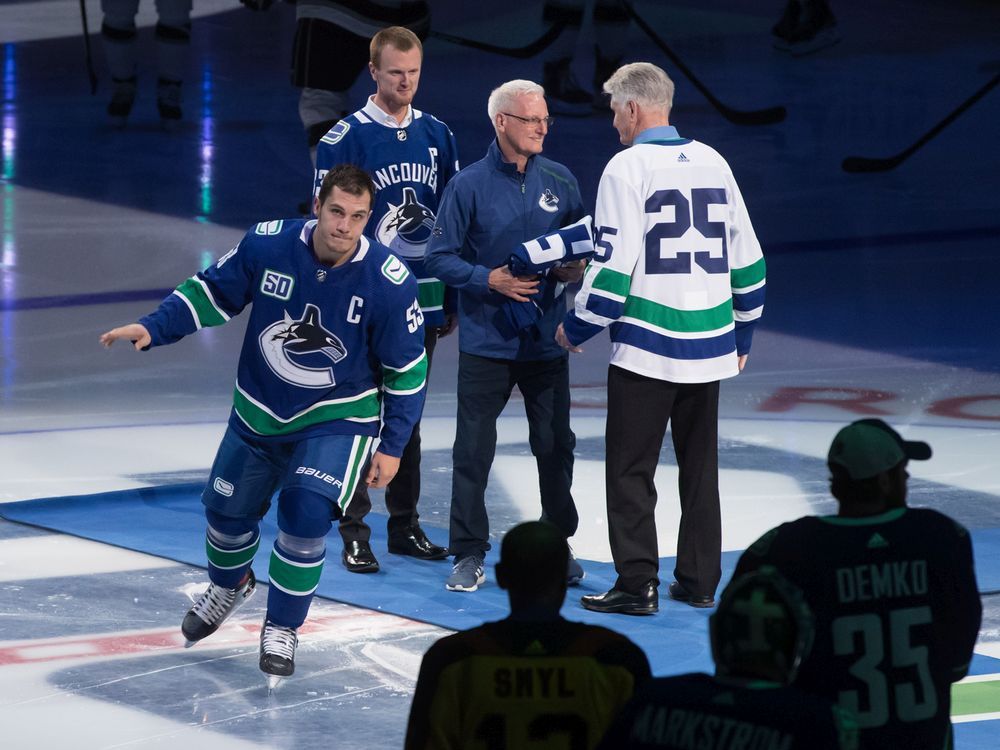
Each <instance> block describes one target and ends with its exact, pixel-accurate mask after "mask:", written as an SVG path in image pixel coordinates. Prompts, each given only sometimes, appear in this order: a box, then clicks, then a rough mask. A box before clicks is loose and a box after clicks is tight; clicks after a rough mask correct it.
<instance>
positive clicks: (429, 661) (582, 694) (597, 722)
mask: <svg viewBox="0 0 1000 750" xmlns="http://www.w3.org/2000/svg"><path fill="white" fill-rule="evenodd" d="M568 560H569V548H568V546H567V544H566V538H565V535H564V534H563V533H562V532H561V531H560V530H559V529H558V528H556V527H555V526H554V525H552V524H550V523H547V522H545V521H531V522H528V523H523V524H520V525H519V526H516V527H514V528H513V529H511V530H510V531H509V532H508V533H507V535H506V536H505V537H504V539H503V543H502V545H501V548H500V562H499V563H498V564H497V566H496V579H497V584H498V585H499V586H500V587H501V588H503V589H505V590H506V591H507V594H508V596H509V598H510V616H509V617H507V618H506V619H504V620H500V621H498V622H488V623H486V624H484V625H480V626H479V627H476V628H472V629H471V630H467V631H464V632H461V633H456V634H454V635H450V636H446V637H445V638H442V639H441V640H439V641H438V642H437V643H435V644H434V645H433V646H431V648H430V649H429V650H428V651H427V653H426V655H425V656H424V660H423V663H422V664H421V666H420V675H419V677H418V679H417V688H416V692H415V694H414V696H413V705H412V706H411V709H410V721H409V726H408V727H407V731H406V745H405V746H406V748H407V749H408V750H418V748H419V750H427V749H428V748H435V749H441V750H443V749H444V748H468V747H490V748H510V749H511V750H513V749H514V748H524V747H557V746H565V747H574V748H577V747H578V748H588V750H589V748H593V747H594V746H595V745H596V744H597V742H598V740H599V739H600V738H601V736H602V735H603V734H604V732H605V730H606V729H607V727H608V725H609V724H610V723H611V721H612V720H613V719H614V717H615V715H616V714H617V713H618V711H619V710H620V709H621V707H622V706H623V705H624V704H625V702H626V701H627V700H628V699H629V698H630V697H631V696H632V693H633V692H634V690H635V688H636V686H637V685H641V684H643V683H645V682H646V681H648V680H649V678H650V672H649V662H648V661H647V659H646V656H645V654H644V653H643V652H642V650H641V649H640V648H639V647H638V646H636V645H635V644H634V643H632V642H631V641H630V640H629V639H628V638H626V637H625V636H623V635H620V634H618V633H615V632H614V631H612V630H608V629H606V628H602V627H598V626H595V625H586V624H584V623H579V622H569V621H568V620H564V619H563V618H562V617H561V616H560V614H559V610H560V608H561V607H562V604H563V600H564V599H565V598H566V585H567V584H566V566H567V564H568ZM557 742H562V743H563V744H562V745H557V744H556V743H557ZM484 743H485V744H484Z"/></svg>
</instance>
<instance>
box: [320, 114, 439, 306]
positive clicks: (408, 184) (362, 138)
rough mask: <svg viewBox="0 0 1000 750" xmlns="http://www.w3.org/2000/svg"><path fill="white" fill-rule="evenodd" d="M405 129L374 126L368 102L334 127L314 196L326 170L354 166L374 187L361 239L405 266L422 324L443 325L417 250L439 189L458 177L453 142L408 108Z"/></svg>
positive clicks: (434, 287)
mask: <svg viewBox="0 0 1000 750" xmlns="http://www.w3.org/2000/svg"><path fill="white" fill-rule="evenodd" d="M410 111H411V112H412V115H413V119H412V120H411V121H410V122H409V123H408V124H407V125H406V126H405V127H392V126H389V125H385V124H383V123H382V122H379V121H378V120H376V119H375V118H376V117H379V113H380V111H379V110H378V108H377V107H375V105H374V104H373V103H371V102H369V103H368V105H366V106H365V107H364V108H363V109H360V110H358V111H357V112H355V113H354V114H352V115H349V116H348V117H345V118H344V119H343V120H341V121H340V122H338V123H337V124H336V125H334V126H333V128H331V129H330V132H328V133H327V134H326V135H325V136H324V137H323V138H322V139H321V140H320V142H319V144H318V146H317V150H316V175H315V177H316V182H315V186H314V193H315V194H318V193H319V188H320V185H321V184H322V182H323V177H324V176H325V175H326V173H327V171H329V169H330V168H331V167H333V166H336V165H337V164H345V163H346V164H354V165H356V166H358V167H360V168H362V169H364V170H365V171H366V172H368V173H369V174H370V175H371V177H372V181H373V182H374V183H375V203H374V205H373V206H372V216H371V219H369V221H368V226H367V227H366V228H365V234H366V235H367V236H369V237H371V238H373V239H374V240H376V241H377V242H379V243H381V244H383V245H385V246H386V247H388V248H390V249H391V250H392V251H393V252H394V253H396V254H397V255H399V256H400V257H401V258H403V259H404V260H405V261H406V263H407V264H408V265H409V266H410V269H411V270H412V271H413V273H414V275H415V276H416V277H417V281H418V284H419V285H420V306H421V308H422V309H423V312H424V315H425V316H426V318H427V325H430V326H438V325H442V324H443V323H444V312H443V305H444V285H443V284H442V283H441V282H440V281H438V280H437V279H435V278H434V277H432V276H430V275H429V274H427V273H425V272H424V268H423V258H424V248H425V246H426V245H427V241H428V240H429V239H430V236H431V230H432V229H433V228H434V219H435V215H436V214H437V210H438V203H439V201H440V199H441V194H442V192H443V191H444V186H445V185H446V184H447V182H448V180H450V179H451V178H452V177H453V176H454V174H455V173H456V172H457V171H458V149H457V147H456V145H455V136H454V135H452V133H451V131H450V130H449V129H448V126H447V125H445V124H444V123H443V122H441V121H440V120H438V119H437V118H435V117H433V116H432V115H429V114H427V113H426V112H421V111H420V110H417V109H413V108H411V110H410Z"/></svg>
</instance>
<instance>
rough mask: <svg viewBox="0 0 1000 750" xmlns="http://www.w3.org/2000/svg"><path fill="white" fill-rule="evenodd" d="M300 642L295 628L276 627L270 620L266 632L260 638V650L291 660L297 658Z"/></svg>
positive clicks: (265, 626)
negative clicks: (296, 652) (296, 649)
mask: <svg viewBox="0 0 1000 750" xmlns="http://www.w3.org/2000/svg"><path fill="white" fill-rule="evenodd" d="M298 640H299V638H298V635H297V634H296V632H295V628H286V627H285V626H284V625H275V624H274V623H273V622H271V621H270V620H268V621H267V622H266V623H264V632H263V633H261V636H260V650H261V651H262V652H263V653H265V654H269V655H272V656H280V657H281V658H283V659H288V660H291V659H293V658H294V657H295V646H296V644H298Z"/></svg>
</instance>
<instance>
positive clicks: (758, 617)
mask: <svg viewBox="0 0 1000 750" xmlns="http://www.w3.org/2000/svg"><path fill="white" fill-rule="evenodd" d="M709 635H710V638H711V642H712V657H713V658H714V659H715V676H714V677H713V676H711V675H707V674H704V673H697V672H696V673H691V674H683V675H677V676H675V677H659V678H657V679H655V680H653V681H652V682H650V683H648V684H647V685H645V686H644V687H642V688H640V689H639V690H638V691H637V692H636V695H635V696H634V697H633V698H632V700H631V701H630V702H629V704H628V705H627V706H626V707H625V709H624V710H623V711H622V712H621V714H620V715H619V717H618V719H617V720H616V721H615V723H614V724H613V725H612V727H611V729H610V730H608V734H607V735H606V736H605V738H604V740H603V741H602V742H601V744H600V745H599V747H600V748H606V749H607V750H623V749H626V750H627V749H629V748H635V749H636V750H638V749H640V748H642V749H645V748H665V749H667V750H682V749H684V750H686V749H688V748H732V747H747V748H750V747H755V748H756V747H759V748H765V747H773V748H779V747H780V748H783V749H784V750H796V749H798V748H801V750H821V749H822V748H831V749H833V750H847V748H854V747H856V746H857V732H856V730H855V729H854V727H853V724H852V720H851V717H850V716H849V715H845V714H844V713H843V712H841V711H840V710H839V709H837V708H836V707H834V706H833V704H832V703H831V702H830V701H829V700H826V699H823V698H818V697H816V696H812V695H809V694H807V693H803V692H801V691H800V690H797V689H795V688H792V687H788V684H789V683H790V682H791V681H792V679H793V678H794V677H795V673H796V671H797V669H798V666H799V663H800V661H801V660H802V658H803V656H804V655H805V654H807V653H808V652H809V648H810V645H811V643H812V637H813V617H812V612H811V611H810V610H809V607H808V605H807V604H806V603H805V600H804V599H803V598H802V593H801V592H800V591H799V590H798V589H796V588H795V587H794V586H792V585H791V584H789V583H788V582H787V581H786V580H785V579H784V578H783V577H782V576H780V575H779V574H778V573H777V572H776V571H774V570H773V569H770V570H762V571H760V572H755V573H750V574H749V575H745V576H742V577H740V578H738V579H735V580H734V581H733V582H732V583H730V584H729V586H727V587H726V590H725V591H724V592H723V593H722V597H721V599H720V601H719V606H718V609H717V610H716V611H715V613H714V614H712V616H711V618H710V619H709Z"/></svg>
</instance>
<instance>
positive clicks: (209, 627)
mask: <svg viewBox="0 0 1000 750" xmlns="http://www.w3.org/2000/svg"><path fill="white" fill-rule="evenodd" d="M256 587H257V579H256V578H255V577H254V574H253V570H248V571H247V574H246V575H245V576H243V580H241V581H240V582H239V584H237V586H236V588H234V589H227V588H223V587H222V586H216V585H215V584H214V583H210V584H208V589H207V590H206V591H205V593H204V594H202V595H201V596H200V597H198V601H196V602H195V603H194V606H193V607H191V609H189V610H188V613H187V614H186V615H184V622H182V623H181V633H183V634H184V637H185V638H186V639H187V642H186V643H185V644H184V648H191V646H193V645H194V644H196V643H197V642H198V641H200V640H201V639H202V638H207V637H208V636H210V635H212V633H214V632H215V631H216V630H218V629H219V626H220V625H221V624H222V623H223V622H225V621H226V619H227V618H228V617H229V615H231V614H232V613H233V612H235V611H236V610H237V608H238V607H239V606H240V605H241V604H243V602H245V601H246V600H247V599H249V598H250V597H251V596H252V595H253V592H254V590H255V589H256Z"/></svg>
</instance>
